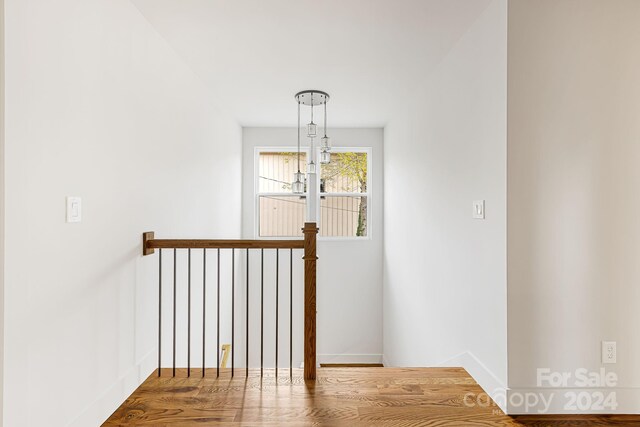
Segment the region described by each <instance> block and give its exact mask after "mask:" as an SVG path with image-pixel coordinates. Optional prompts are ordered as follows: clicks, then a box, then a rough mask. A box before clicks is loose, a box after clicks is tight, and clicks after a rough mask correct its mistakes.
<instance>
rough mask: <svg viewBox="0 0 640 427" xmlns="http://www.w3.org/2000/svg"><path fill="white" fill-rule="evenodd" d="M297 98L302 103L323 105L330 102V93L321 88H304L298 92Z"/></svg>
mask: <svg viewBox="0 0 640 427" xmlns="http://www.w3.org/2000/svg"><path fill="white" fill-rule="evenodd" d="M296 100H297V101H298V102H299V103H300V104H302V105H309V106H310V105H322V104H326V103H327V102H329V94H328V93H327V92H323V91H321V90H303V91H302V92H298V93H296Z"/></svg>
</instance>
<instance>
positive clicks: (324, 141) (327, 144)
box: [320, 135, 331, 151]
mask: <svg viewBox="0 0 640 427" xmlns="http://www.w3.org/2000/svg"><path fill="white" fill-rule="evenodd" d="M320 141H321V142H320V149H322V150H323V151H329V150H331V139H330V138H329V137H328V136H326V135H325V136H323V137H322V138H321V139H320Z"/></svg>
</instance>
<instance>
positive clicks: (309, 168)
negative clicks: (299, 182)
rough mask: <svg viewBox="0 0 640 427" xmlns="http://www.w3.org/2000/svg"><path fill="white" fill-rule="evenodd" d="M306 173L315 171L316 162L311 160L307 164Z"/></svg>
mask: <svg viewBox="0 0 640 427" xmlns="http://www.w3.org/2000/svg"><path fill="white" fill-rule="evenodd" d="M307 173H316V163H315V162H314V161H313V160H311V161H310V162H309V164H308V165H307Z"/></svg>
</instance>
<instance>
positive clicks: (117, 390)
mask: <svg viewBox="0 0 640 427" xmlns="http://www.w3.org/2000/svg"><path fill="white" fill-rule="evenodd" d="M157 354H158V353H157V352H156V351H155V350H154V351H152V352H150V353H148V354H147V355H146V356H144V357H143V358H142V361H141V362H140V363H138V364H137V365H136V366H134V367H132V368H131V369H130V370H129V371H128V372H127V373H126V374H124V375H123V376H122V377H120V378H119V379H118V380H116V381H115V382H114V383H113V385H111V386H110V387H109V388H107V389H106V390H105V391H104V392H103V393H102V394H101V395H100V396H99V397H98V398H97V399H96V400H94V401H93V403H91V404H90V405H89V406H87V407H86V408H85V409H84V410H82V411H81V412H80V414H79V415H78V416H77V417H76V418H75V419H74V420H73V421H71V422H70V423H69V424H68V427H85V426H96V425H101V424H102V423H103V422H104V421H106V419H107V418H109V416H110V415H111V414H112V413H113V411H115V410H116V409H117V408H118V406H120V405H121V404H122V402H124V401H125V399H126V398H127V397H129V395H131V393H133V391H134V390H135V389H136V388H138V387H139V386H140V384H142V383H143V382H144V380H146V379H147V377H149V375H151V372H153V370H154V369H156V366H155V361H156V358H155V357H156V355H157Z"/></svg>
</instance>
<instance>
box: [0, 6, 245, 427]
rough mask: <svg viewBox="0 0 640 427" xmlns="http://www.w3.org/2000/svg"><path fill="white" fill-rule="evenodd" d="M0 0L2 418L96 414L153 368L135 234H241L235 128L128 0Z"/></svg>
mask: <svg viewBox="0 0 640 427" xmlns="http://www.w3.org/2000/svg"><path fill="white" fill-rule="evenodd" d="M5 5H6V18H7V19H6V59H7V61H6V64H7V67H6V83H7V85H6V88H7V91H6V118H7V121H6V123H7V126H6V141H5V142H6V144H5V155H6V157H5V167H6V171H5V172H6V186H5V196H6V223H5V224H6V229H5V231H6V240H5V243H6V254H5V256H6V258H5V266H6V270H5V305H4V308H5V322H6V323H5V344H6V345H5V360H4V367H5V378H4V379H5V384H4V387H5V389H4V408H5V412H4V422H5V425H9V426H12V427H19V426H25V425H30V426H44V425H46V426H65V425H77V426H88V425H98V424H100V423H101V422H102V421H103V420H104V419H105V418H106V417H107V416H108V415H109V414H110V413H111V412H112V411H113V410H114V409H115V408H116V407H117V406H118V405H119V404H120V403H122V401H123V400H124V399H125V398H126V396H127V395H128V394H129V393H130V392H131V391H132V390H133V389H134V388H135V387H136V386H137V385H138V384H139V382H140V381H141V380H143V379H144V378H145V377H146V376H147V375H148V374H149V373H150V372H151V370H152V369H153V368H154V367H155V366H154V365H155V362H156V333H157V332H156V308H157V302H156V301H157V300H156V295H157V293H156V292H157V279H156V277H157V258H156V257H146V258H142V257H141V256H140V253H141V232H143V231H146V230H154V231H155V232H156V233H157V234H156V235H157V236H159V237H163V236H185V237H195V236H219V237H222V236H225V237H238V236H239V234H240V204H241V203H240V184H239V183H240V181H241V176H240V168H241V160H240V156H241V145H240V144H241V129H240V128H239V127H238V126H237V125H236V124H235V122H234V121H232V120H230V119H228V118H227V117H226V116H225V115H224V114H223V113H222V112H221V111H220V110H217V109H215V108H214V107H213V106H212V105H210V104H209V99H207V98H206V97H205V96H204V95H202V94H203V93H204V92H205V90H204V89H203V87H202V85H201V83H200V81H199V80H198V79H197V78H196V77H195V76H194V75H193V73H191V71H190V70H189V69H188V68H187V67H186V66H185V65H184V64H183V63H182V62H181V61H180V60H179V58H178V57H177V56H176V55H175V54H174V52H173V51H172V50H171V49H170V48H169V47H168V45H167V44H166V43H165V42H164V41H163V39H162V38H161V37H160V36H158V35H157V34H156V32H155V31H154V30H153V29H152V28H151V27H150V26H149V25H148V23H147V22H146V21H145V20H144V18H143V17H142V16H141V15H140V14H139V12H138V11H137V9H135V8H134V7H133V6H132V4H131V3H130V2H129V1H126V0H62V1H57V2H50V1H46V0H7V1H6V2H5ZM68 195H74V196H81V197H82V198H83V221H82V223H80V224H66V223H65V222H64V218H65V212H64V209H65V196H68ZM34 404H35V405H36V406H35V407H37V410H34Z"/></svg>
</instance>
